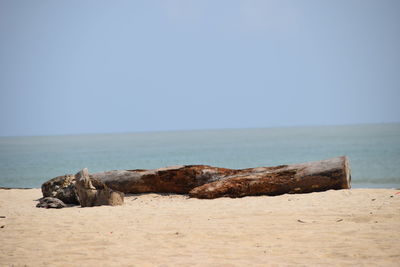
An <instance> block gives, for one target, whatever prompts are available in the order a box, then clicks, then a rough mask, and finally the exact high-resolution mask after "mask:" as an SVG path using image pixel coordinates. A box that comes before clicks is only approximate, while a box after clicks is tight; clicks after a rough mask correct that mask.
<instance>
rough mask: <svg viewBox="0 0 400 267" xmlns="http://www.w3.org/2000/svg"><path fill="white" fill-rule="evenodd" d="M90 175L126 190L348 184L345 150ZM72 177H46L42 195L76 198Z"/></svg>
mask: <svg viewBox="0 0 400 267" xmlns="http://www.w3.org/2000/svg"><path fill="white" fill-rule="evenodd" d="M90 176H91V177H93V178H95V179H98V180H100V181H102V182H104V183H105V184H106V185H107V186H108V187H109V188H111V189H113V190H116V191H120V192H123V193H132V194H137V193H178V194H189V195H190V196H191V197H197V198H217V197H223V196H228V197H243V196H251V195H279V194H285V193H307V192H316V191H324V190H329V189H347V188H350V169H349V163H348V160H347V157H344V156H343V157H337V158H332V159H328V160H322V161H316V162H308V163H302V164H293V165H281V166H276V167H259V168H250V169H242V170H234V169H226V168H217V167H211V166H207V165H188V166H176V167H168V168H161V169H155V170H117V171H107V172H101V173H93V174H91V175H90ZM71 177H73V175H72V176H71V175H65V176H59V177H56V178H54V179H51V180H49V181H47V182H45V183H44V184H43V185H42V191H43V196H45V197H57V198H60V199H62V200H63V201H64V202H65V203H76V202H78V201H77V198H76V196H75V195H74V192H75V191H76V190H75V189H74V188H75V180H76V177H75V178H71ZM64 195H65V196H64ZM70 199H72V200H71V202H69V201H70ZM73 201H75V202H73Z"/></svg>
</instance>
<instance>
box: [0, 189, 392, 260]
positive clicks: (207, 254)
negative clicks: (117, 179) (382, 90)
mask: <svg viewBox="0 0 400 267" xmlns="http://www.w3.org/2000/svg"><path fill="white" fill-rule="evenodd" d="M397 192H399V191H398V190H387V189H381V190H375V189H356V190H341V191H328V192H322V193H312V194H302V195H283V196H277V197H267V196H261V197H245V198H240V199H230V198H220V199H214V200H199V199H188V198H187V197H186V196H181V195H158V194H145V195H135V196H128V197H126V198H125V205H124V206H119V207H109V206H102V207H93V208H80V207H71V208H65V209H60V210H56V209H42V208H36V207H35V205H36V203H37V202H36V201H35V200H36V199H38V198H39V197H41V192H40V190H39V189H30V190H15V189H13V190H0V216H6V218H0V227H1V226H2V225H4V227H3V228H0V265H6V266H7V265H16V266H20V265H28V266H43V265H51V266H69V265H74V266H80V265H83V266H88V265H89V266H109V265H115V266H126V265H129V266H133V265H136V266H148V265H149V266H154V265H155V266H158V265H162V266H220V265H224V266H233V265H234V266H247V265H248V266H254V265H268V266H271V265H272V266H273V265H284V266H285V265H293V266H298V265H307V266H310V265H322V264H323V265H350V264H352V265H354V264H355V265H376V266H399V264H400V194H396V193H397Z"/></svg>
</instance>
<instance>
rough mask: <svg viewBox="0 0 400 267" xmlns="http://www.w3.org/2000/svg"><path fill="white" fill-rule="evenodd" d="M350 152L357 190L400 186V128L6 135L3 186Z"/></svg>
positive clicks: (0, 147)
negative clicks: (119, 171)
mask: <svg viewBox="0 0 400 267" xmlns="http://www.w3.org/2000/svg"><path fill="white" fill-rule="evenodd" d="M339 155H347V156H348V157H349V159H350V165H351V169H352V182H353V183H352V185H353V187H400V124H375V125H353V126H318V127H296V128H266V129H237V130H213V131H211V130H210V131H171V132H154V133H131V134H104V135H102V134H98V135H74V136H42V137H39V136H37V137H1V138H0V187H40V185H41V184H42V183H43V182H45V181H47V180H48V179H50V178H53V177H55V176H59V175H63V174H66V173H76V172H77V171H79V170H80V169H82V168H84V167H87V168H89V171H90V172H99V171H105V170H115V169H151V168H160V167H164V166H169V165H180V164H208V165H213V166H220V167H228V168H248V167H257V166H273V165H280V164H290V163H300V162H305V161H314V160H320V159H325V158H330V157H335V156H339Z"/></svg>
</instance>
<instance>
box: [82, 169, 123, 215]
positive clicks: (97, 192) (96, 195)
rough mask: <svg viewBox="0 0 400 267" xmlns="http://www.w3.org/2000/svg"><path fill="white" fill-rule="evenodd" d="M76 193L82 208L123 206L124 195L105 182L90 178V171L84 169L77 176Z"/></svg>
mask: <svg viewBox="0 0 400 267" xmlns="http://www.w3.org/2000/svg"><path fill="white" fill-rule="evenodd" d="M75 180H76V181H75V187H76V193H77V195H78V198H79V203H80V204H81V206H82V207H93V206H101V205H111V206H116V205H122V204H123V203H124V193H121V192H117V191H114V190H112V189H110V188H108V186H106V185H105V184H104V183H103V182H101V181H99V180H98V179H96V178H93V177H90V176H89V171H88V169H83V170H81V171H80V172H78V173H77V174H76V175H75Z"/></svg>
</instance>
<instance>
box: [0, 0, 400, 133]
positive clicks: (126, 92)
mask: <svg viewBox="0 0 400 267" xmlns="http://www.w3.org/2000/svg"><path fill="white" fill-rule="evenodd" d="M399 14H400V1H396V0H394V1H389V0H379V1H378V0H376V1H369V0H363V1H354V0H346V1H344V0H343V1H341V0H336V1H269V0H265V1H249V0H247V1H222V0H221V1H190V0H186V1H185V0H182V1H177V0H174V1H151V0H150V1H149V0H147V1H84V0H83V1H82V0H80V1H18V0H10V1H9V0H0V40H1V42H0V135H2V136H10V135H51V134H78V133H110V132H136V131H162V130H181V129H220V128H248V127H275V126H297V125H326V124H353V123H382V122H399V121H400V104H399V102H400V71H399V70H400V52H399V51H400V49H399V48H400V15H399Z"/></svg>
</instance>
